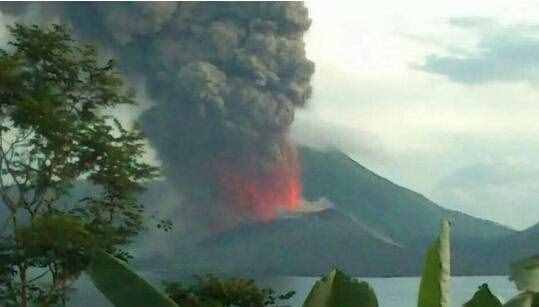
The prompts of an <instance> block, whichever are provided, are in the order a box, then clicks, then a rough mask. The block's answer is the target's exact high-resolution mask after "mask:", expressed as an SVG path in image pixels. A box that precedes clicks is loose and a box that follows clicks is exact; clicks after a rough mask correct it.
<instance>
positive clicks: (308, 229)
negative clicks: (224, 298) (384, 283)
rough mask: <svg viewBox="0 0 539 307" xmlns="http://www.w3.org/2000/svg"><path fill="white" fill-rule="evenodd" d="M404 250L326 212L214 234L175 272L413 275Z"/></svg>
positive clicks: (351, 222)
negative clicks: (336, 272) (341, 272)
mask: <svg viewBox="0 0 539 307" xmlns="http://www.w3.org/2000/svg"><path fill="white" fill-rule="evenodd" d="M407 252H408V251H407V250H405V249H403V248H401V247H399V246H397V245H394V244H392V243H390V242H387V241H384V240H381V239H379V238H376V237H373V236H372V235H371V234H370V233H368V232H367V231H364V230H362V228H361V227H360V226H359V225H357V223H356V222H354V221H353V220H352V219H350V218H348V217H346V216H345V215H343V214H341V213H339V212H338V211H335V210H332V209H329V210H325V211H321V212H316V213H310V214H306V215H302V216H298V217H292V218H282V219H278V220H276V221H274V222H272V223H255V224H245V225H242V226H240V227H238V228H236V229H234V230H232V231H228V232H225V233H221V234H219V235H216V236H214V237H212V238H210V239H207V240H204V241H202V242H200V243H199V244H198V245H197V246H196V247H193V248H191V249H190V251H188V252H187V253H185V251H184V253H182V255H181V258H182V259H184V262H183V264H182V266H181V267H180V269H179V271H180V272H181V275H187V276H188V275H190V273H191V271H194V272H197V273H198V274H200V273H213V274H215V273H217V274H224V275H227V274H230V275H235V276H237V275H240V276H241V275H273V274H278V275H311V276H319V275H322V274H324V273H325V272H327V271H328V270H330V269H331V268H334V267H338V268H341V269H343V270H345V271H347V272H352V273H361V274H362V276H380V275H386V276H387V275H396V274H398V275H403V274H411V273H413V271H414V270H412V267H411V266H410V265H406V264H405V263H403V262H402V260H403V259H404V260H406V259H412V258H406V257H402V255H403V254H404V253H407ZM415 267H416V265H414V269H415ZM191 274H192V273H191Z"/></svg>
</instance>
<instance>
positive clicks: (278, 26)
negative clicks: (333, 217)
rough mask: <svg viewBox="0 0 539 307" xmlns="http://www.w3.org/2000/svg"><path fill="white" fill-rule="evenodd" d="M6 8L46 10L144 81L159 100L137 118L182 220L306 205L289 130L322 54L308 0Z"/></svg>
mask: <svg viewBox="0 0 539 307" xmlns="http://www.w3.org/2000/svg"><path fill="white" fill-rule="evenodd" d="M0 9H3V10H6V11H7V12H8V13H9V14H14V15H18V16H20V17H21V20H23V21H24V20H32V22H34V21H33V20H36V14H38V16H37V17H39V18H38V19H39V20H42V21H43V22H44V23H47V22H48V21H54V22H56V21H57V20H60V21H61V22H62V23H67V24H70V25H71V26H72V28H73V29H74V31H75V33H76V35H77V38H79V39H82V40H86V41H91V42H92V43H96V42H97V43H99V44H100V45H101V47H104V50H107V51H110V52H112V53H113V54H114V55H115V57H116V58H118V59H119V60H120V61H119V63H120V65H121V66H122V70H123V72H124V73H126V74H127V75H129V77H130V79H132V80H137V81H142V83H143V84H144V85H145V91H143V92H144V93H145V94H146V97H147V98H148V100H150V101H151V104H150V105H151V107H149V108H148V109H147V110H145V111H144V112H143V113H142V114H141V115H140V118H139V120H138V121H139V123H140V127H141V128H142V130H143V131H144V133H145V135H146V136H147V137H148V140H149V143H150V145H151V146H152V147H153V148H154V149H155V151H156V154H157V157H158V159H159V160H160V162H161V163H162V169H163V175H165V176H166V178H167V180H168V181H169V182H170V183H171V185H172V186H173V188H174V189H175V190H176V191H177V192H178V195H179V199H181V200H178V206H179V207H181V208H182V209H181V210H179V211H181V212H182V214H181V217H178V218H184V219H185V220H184V221H182V222H178V224H182V225H191V224H195V223H198V224H200V226H202V227H208V228H210V227H213V228H212V229H215V228H218V229H223V228H226V227H228V226H230V225H231V224H234V223H236V222H238V220H240V221H241V219H243V218H247V219H251V220H252V219H255V220H258V221H268V220H271V219H273V218H275V217H277V216H279V215H280V214H281V213H292V212H293V211H295V210H296V209H301V208H300V207H301V205H302V201H301V194H302V186H301V182H300V174H299V173H300V171H299V166H298V161H297V157H296V153H295V151H294V149H293V146H291V145H290V144H289V143H288V141H287V133H288V131H289V129H290V126H291V125H292V123H293V121H294V112H295V110H296V109H298V108H301V107H303V106H305V105H306V104H307V103H308V101H309V98H310V97H311V94H312V87H311V83H310V81H311V77H312V75H313V73H314V63H313V62H312V61H310V60H309V59H307V57H306V53H305V43H304V41H303V34H304V33H305V32H306V31H307V30H308V29H309V27H310V24H311V20H310V18H309V14H308V11H307V8H306V7H305V5H304V4H303V3H302V2H248V3H241V4H240V3H234V2H226V3H215V2H166V3H165V2H159V3H158V2H155V3H154V2H152V3H149V2H148V3H146V2H144V3H143V2H137V3H126V4H123V3H122V4H118V3H104V2H95V3H94V2H92V3H86V2H84V3H82V2H81V3H76V4H75V3H69V4H65V3H54V4H49V3H47V4H46V5H42V4H41V3H31V4H29V3H24V4H17V5H14V4H12V5H3V4H2V5H0ZM25 18H26V19H25ZM141 92H142V91H141ZM238 218H239V219H238ZM202 227H200V228H202ZM197 229H198V228H197Z"/></svg>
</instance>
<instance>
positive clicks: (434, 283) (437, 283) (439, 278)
mask: <svg viewBox="0 0 539 307" xmlns="http://www.w3.org/2000/svg"><path fill="white" fill-rule="evenodd" d="M450 231H451V226H450V225H449V222H448V221H447V220H444V221H443V222H442V230H441V232H440V236H439V238H438V239H437V240H436V241H435V242H434V243H433V244H432V245H431V247H430V248H429V250H428V251H427V255H426V259H425V267H424V269H423V276H422V277H421V283H420V285H419V298H418V304H417V305H418V306H419V307H449V283H450V279H451V276H450V272H451V264H450V263H451V247H450V242H449V241H450Z"/></svg>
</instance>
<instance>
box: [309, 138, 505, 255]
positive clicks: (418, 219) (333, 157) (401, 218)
mask: <svg viewBox="0 0 539 307" xmlns="http://www.w3.org/2000/svg"><path fill="white" fill-rule="evenodd" d="M300 156H301V159H302V168H303V183H304V189H305V191H304V195H305V197H306V198H307V199H310V200H315V199H318V198H322V197H323V198H326V199H328V200H330V201H332V202H333V203H334V204H335V206H336V208H337V209H338V210H340V211H342V212H344V213H346V214H349V215H351V216H353V217H354V218H356V219H357V220H358V221H361V222H362V223H363V224H365V225H368V226H369V227H372V228H373V229H376V230H377V231H379V232H382V233H384V234H386V235H387V236H389V237H390V238H392V239H393V240H394V241H396V242H402V243H404V244H408V245H415V244H417V243H421V242H425V244H427V243H428V242H430V241H431V240H432V239H433V238H434V237H435V235H436V234H437V232H438V229H439V224H440V220H441V219H442V218H449V219H450V220H451V221H452V223H453V225H454V226H453V238H454V240H457V241H459V240H469V239H481V240H485V239H492V238H497V237H503V236H507V235H510V234H512V233H514V231H513V230H511V229H509V228H507V227H504V226H502V225H499V224H497V223H494V222H491V221H486V220H481V219H478V218H475V217H472V216H469V215H466V214H463V213H460V212H457V211H451V210H447V209H444V208H442V207H440V206H438V205H437V204H435V203H434V202H432V201H430V200H428V199H427V198H425V197H424V196H423V195H420V194H418V193H416V192H413V191H411V190H408V189H406V188H403V187H401V186H398V185H396V184H394V183H392V182H390V181H388V180H387V179H385V178H382V177H380V176H378V175H376V174H374V173H373V172H371V171H370V170H368V169H366V168H365V167H363V166H361V165H360V164H359V163H357V162H355V161H354V160H352V159H351V158H349V157H348V156H347V155H345V154H344V153H342V152H339V151H327V152H323V151H318V150H313V149H310V148H306V147H303V148H300Z"/></svg>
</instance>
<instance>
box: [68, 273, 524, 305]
mask: <svg viewBox="0 0 539 307" xmlns="http://www.w3.org/2000/svg"><path fill="white" fill-rule="evenodd" d="M143 275H146V277H147V279H149V280H150V281H152V282H153V283H154V284H156V285H160V283H159V280H156V279H154V278H151V277H150V276H151V274H143ZM317 280H318V278H311V277H276V278H270V279H266V280H263V281H260V282H259V285H261V286H263V287H272V288H273V289H275V290H277V291H278V292H279V291H280V292H283V293H284V292H287V291H288V290H295V291H296V295H295V296H294V297H293V298H292V299H291V300H289V301H287V304H286V305H289V306H292V307H301V305H302V303H303V301H304V300H305V298H306V297H307V295H308V294H309V291H310V290H311V287H312V286H313V285H314V283H315V282H316V281H317ZM361 280H364V281H367V282H368V283H369V284H370V285H371V286H372V287H373V288H374V291H375V292H376V296H377V297H378V305H379V306H380V307H415V306H417V294H418V291H419V277H397V278H364V279H361ZM483 283H488V285H489V287H490V289H491V291H492V292H493V293H494V294H495V295H496V296H498V298H499V299H500V300H501V301H502V302H505V301H507V300H508V299H509V298H511V297H513V296H514V295H515V294H516V293H517V290H516V288H515V286H514V284H513V283H512V282H510V281H509V280H508V278H507V277H506V276H477V277H453V278H452V280H451V291H452V293H451V299H452V302H451V303H452V306H453V307H459V306H462V305H463V304H464V303H465V302H466V301H468V300H469V299H470V298H471V297H472V296H473V294H474V293H475V291H476V290H477V288H478V287H479V286H480V285H481V284H483ZM76 287H77V288H78V290H77V291H76V292H75V293H74V296H73V300H72V301H71V302H70V304H69V306H73V307H75V306H78V307H86V306H88V307H90V306H92V307H93V306H103V307H108V306H112V305H111V304H110V303H108V302H107V301H106V300H105V298H104V297H103V296H102V295H101V294H100V293H99V292H97V290H96V289H95V288H94V287H93V286H92V285H91V283H90V282H89V281H88V279H87V278H86V277H83V278H82V279H81V280H80V281H79V282H77V285H76Z"/></svg>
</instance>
